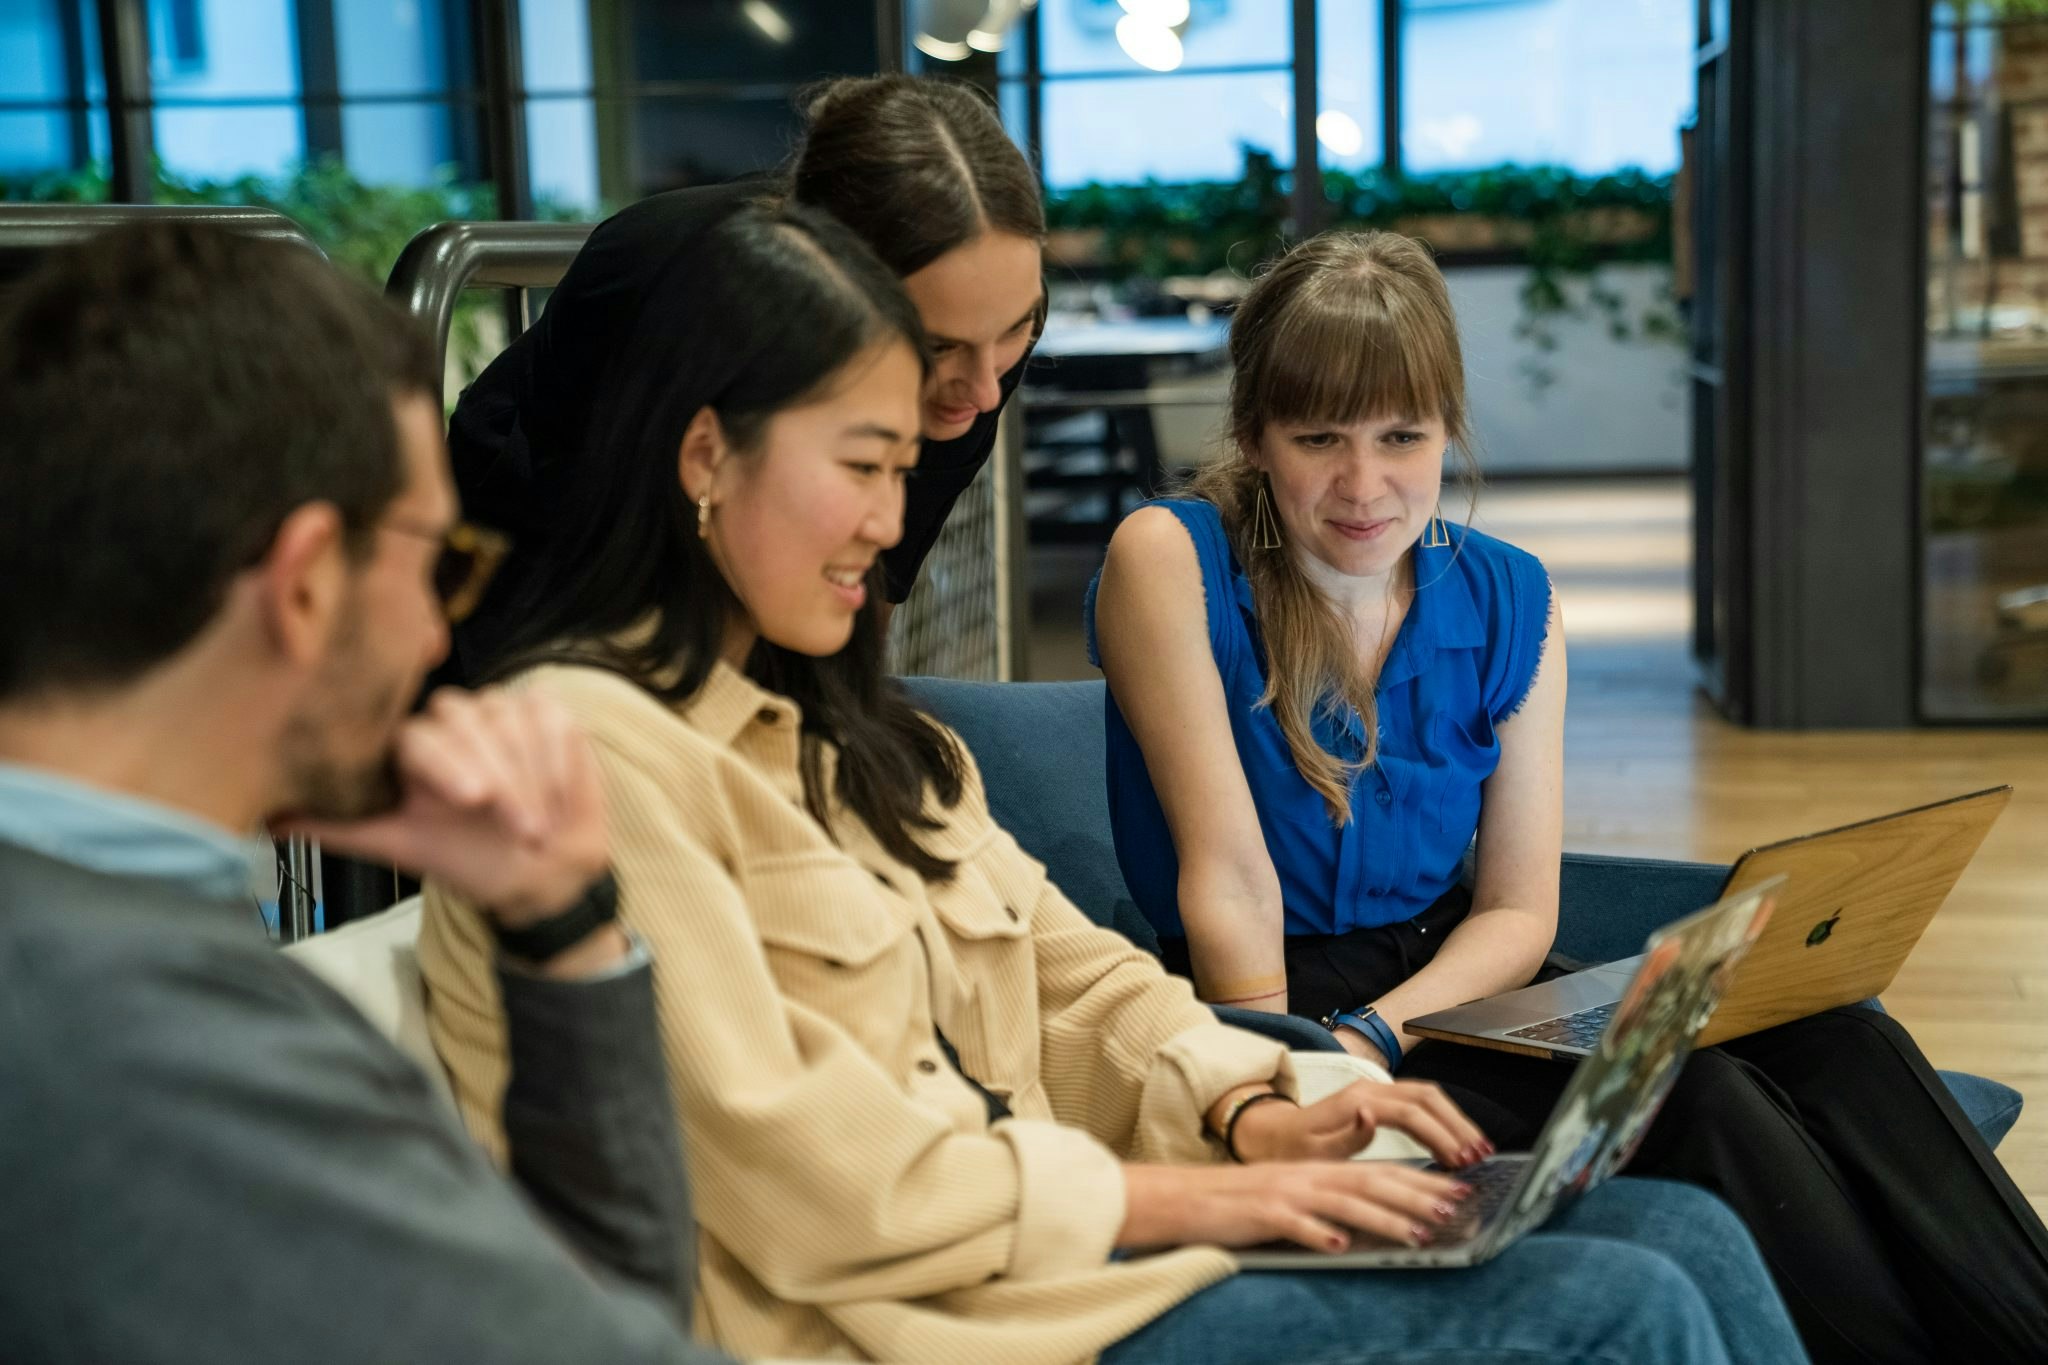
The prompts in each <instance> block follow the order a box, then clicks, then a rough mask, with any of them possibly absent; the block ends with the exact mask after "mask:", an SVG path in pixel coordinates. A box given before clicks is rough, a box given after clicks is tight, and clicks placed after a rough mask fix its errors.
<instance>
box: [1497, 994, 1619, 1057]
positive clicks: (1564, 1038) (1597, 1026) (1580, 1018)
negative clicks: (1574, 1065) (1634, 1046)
mask: <svg viewBox="0 0 2048 1365" xmlns="http://www.w3.org/2000/svg"><path fill="white" fill-rule="evenodd" d="M1620 1003H1621V1002H1620V1001H1619V1000H1616V1001H1612V1002H1610V1003H1608V1004H1605V1005H1595V1006H1594V1007H1593V1008H1592V1009H1589V1010H1580V1011H1579V1012H1578V1013H1576V1014H1563V1015H1559V1016H1558V1017H1557V1018H1555V1019H1545V1020H1544V1021H1543V1022H1542V1023H1540V1024H1531V1025H1529V1027H1527V1028H1518V1029H1516V1030H1514V1031H1513V1032H1511V1033H1509V1034H1508V1037H1510V1038H1527V1039H1528V1040H1529V1041H1531V1042H1534V1043H1563V1044H1564V1045H1565V1046H1566V1047H1582V1048H1585V1049H1586V1050H1587V1051H1589V1052H1590V1051H1592V1049H1593V1045H1594V1044H1595V1043H1598V1042H1599V1041H1600V1035H1601V1034H1603V1033H1605V1032H1607V1021H1608V1020H1610V1019H1612V1018H1613V1017H1614V1010H1615V1006H1617V1005H1619V1004H1620Z"/></svg>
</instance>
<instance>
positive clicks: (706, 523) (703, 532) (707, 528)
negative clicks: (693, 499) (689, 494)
mask: <svg viewBox="0 0 2048 1365" xmlns="http://www.w3.org/2000/svg"><path fill="white" fill-rule="evenodd" d="M697 539H699V540H709V539H711V495H710V494H709V493H706V494H705V495H704V496H703V497H701V498H699V499H697Z"/></svg>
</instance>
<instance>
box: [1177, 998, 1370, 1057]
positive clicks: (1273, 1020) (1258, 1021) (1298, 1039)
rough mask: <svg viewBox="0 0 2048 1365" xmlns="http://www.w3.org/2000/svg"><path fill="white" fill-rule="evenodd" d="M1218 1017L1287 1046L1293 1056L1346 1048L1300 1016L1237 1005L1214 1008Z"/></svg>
mask: <svg viewBox="0 0 2048 1365" xmlns="http://www.w3.org/2000/svg"><path fill="white" fill-rule="evenodd" d="M1209 1008H1210V1009H1212V1010H1214V1011H1215V1012H1216V1017H1217V1018H1218V1019H1220V1020H1222V1021H1223V1022H1224V1023H1226V1024H1229V1025H1230V1026H1231V1027H1233V1028H1241V1029H1245V1030H1247V1031H1248V1032H1251V1033H1257V1034H1262V1035H1264V1036H1265V1037H1268V1038H1271V1039H1273V1040H1274V1041H1275V1042H1281V1043H1285V1044H1287V1046H1288V1048H1289V1049H1290V1050H1292V1051H1294V1052H1342V1051H1343V1050H1344V1045H1343V1044H1342V1043H1340V1042H1338V1041H1337V1040H1336V1039H1335V1038H1333V1037H1331V1036H1330V1032H1329V1030H1328V1029H1326V1028H1324V1027H1323V1026H1322V1025H1321V1024H1318V1023H1316V1022H1315V1021H1313V1020H1310V1019H1304V1018H1302V1017H1301V1016H1300V1015H1298V1014H1269V1013H1267V1012H1266V1011H1265V1010H1247V1009H1239V1008H1238V1007H1237V1006H1236V1005H1211V1006H1209Z"/></svg>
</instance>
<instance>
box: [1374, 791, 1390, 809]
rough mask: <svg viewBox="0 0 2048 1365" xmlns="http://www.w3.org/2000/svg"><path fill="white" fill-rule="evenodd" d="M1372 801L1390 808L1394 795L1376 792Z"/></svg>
mask: <svg viewBox="0 0 2048 1365" xmlns="http://www.w3.org/2000/svg"><path fill="white" fill-rule="evenodd" d="M1373 800H1375V801H1377V802H1379V803H1380V804H1381V805H1382V806H1390V805H1392V804H1393V802H1394V794H1393V793H1392V792H1389V791H1382V792H1378V793H1375V794H1374V796H1373Z"/></svg>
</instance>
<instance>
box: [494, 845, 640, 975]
mask: <svg viewBox="0 0 2048 1365" xmlns="http://www.w3.org/2000/svg"><path fill="white" fill-rule="evenodd" d="M618 917H619V883H618V880H617V879H616V878H614V877H613V876H612V874H611V869H609V868H607V869H605V872H604V875H603V876H601V877H599V878H598V879H597V880H596V881H594V882H592V883H591V884H590V885H589V886H588V887H586V888H584V891H583V895H582V896H581V897H579V898H578V899H577V901H576V903H575V904H574V905H571V906H570V907H569V908H568V909H566V910H563V911H561V912H560V913H558V914H554V915H550V916H549V917H548V918H547V919H544V920H542V921H541V922H540V923H538V924H528V925H525V926H523V927H521V928H518V929H508V928H506V927H505V926H504V925H502V924H500V923H498V921H497V919H496V918H495V917H492V916H488V915H487V916H485V918H486V919H489V920H490V924H491V932H492V933H493V934H495V935H496V936H497V939H498V947H500V948H501V949H503V950H504V951H505V952H507V953H509V954H510V955H512V956H513V957H516V958H519V959H520V960H521V961H524V962H533V963H541V962H546V961H547V960H548V959H549V958H552V957H554V956H555V955H556V954H558V953H563V952H567V951H568V950H569V949H571V948H573V947H575V946H576V945H577V944H579V943H581V942H582V941H583V940H584V939H586V938H589V937H590V936H591V935H592V934H594V933H596V932H597V931H598V930H599V929H601V928H603V927H604V926H605V925H607V924H610V923H611V922H612V921H613V920H615V919H617V918H618Z"/></svg>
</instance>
